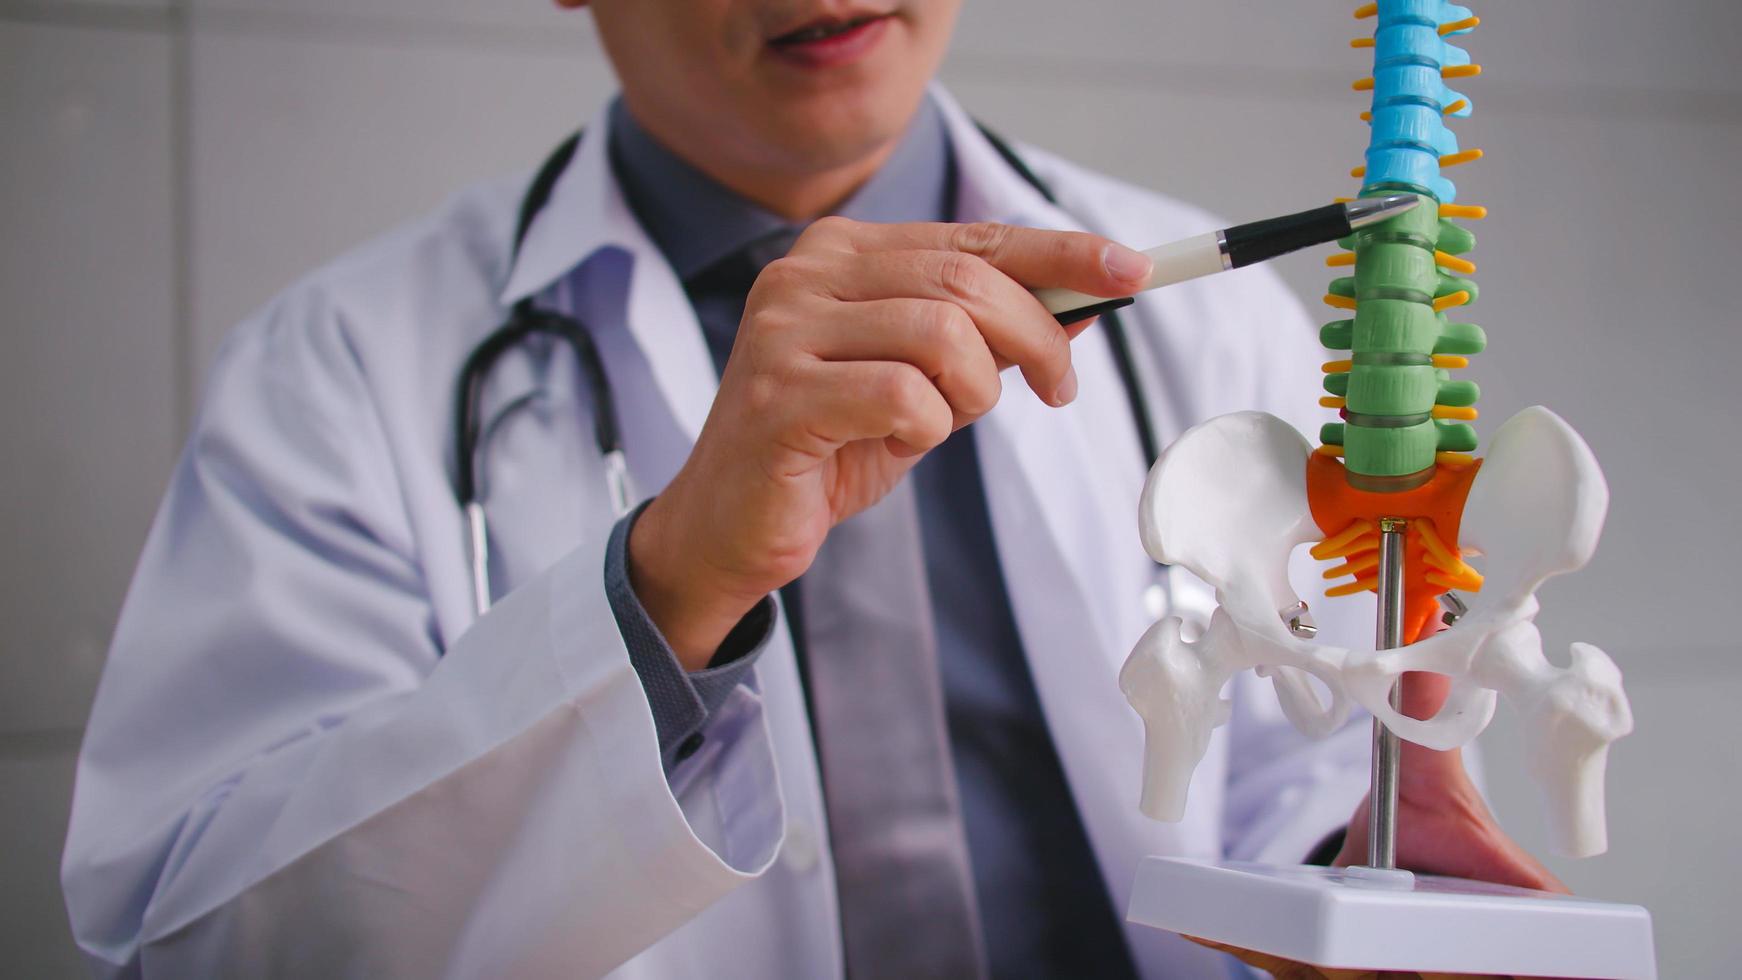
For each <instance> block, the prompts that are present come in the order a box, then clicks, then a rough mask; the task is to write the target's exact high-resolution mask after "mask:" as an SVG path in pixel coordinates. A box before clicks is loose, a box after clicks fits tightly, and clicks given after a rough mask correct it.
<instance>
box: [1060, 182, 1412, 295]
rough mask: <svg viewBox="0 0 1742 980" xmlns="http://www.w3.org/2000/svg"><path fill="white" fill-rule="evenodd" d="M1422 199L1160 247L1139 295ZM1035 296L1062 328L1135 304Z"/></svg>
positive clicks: (1330, 234)
mask: <svg viewBox="0 0 1742 980" xmlns="http://www.w3.org/2000/svg"><path fill="white" fill-rule="evenodd" d="M1420 200H1421V198H1419V197H1416V196H1415V195H1413V194H1391V195H1387V196H1385V197H1363V198H1360V199H1358V200H1354V201H1350V202H1349V203H1347V204H1327V205H1325V206H1324V207H1322V208H1313V209H1312V210H1311V211H1301V212H1299V213H1298V214H1285V215H1283V216H1282V217H1280V218H1266V219H1265V220H1263V221H1254V222H1251V223H1249V224H1244V225H1235V226H1234V227H1232V228H1224V229H1222V230H1221V231H1211V232H1206V233H1204V234H1202V235H1194V236H1192V237H1191V238H1187V239H1183V240H1181V241H1177V242H1173V243H1171V244H1168V245H1159V246H1156V247H1155V248H1152V249H1150V250H1149V251H1147V252H1144V253H1143V254H1145V255H1147V256H1149V257H1150V258H1151V259H1153V260H1154V261H1155V271H1153V272H1151V273H1150V274H1149V281H1148V282H1146V283H1144V285H1143V289H1140V290H1138V292H1142V291H1143V290H1144V289H1156V288H1158V287H1161V286H1170V285H1172V284H1174V283H1176V282H1185V281H1186V280H1187V279H1196V278H1198V277H1199V276H1207V275H1210V274H1211V273H1215V272H1226V271H1228V270H1230V269H1238V268H1240V267H1242V266H1248V265H1253V264H1255V263H1258V262H1263V261H1265V260H1266V259H1274V258H1276V257H1277V256H1278V255H1286V254H1288V253H1289V252H1294V251H1298V250H1299V249H1303V248H1306V247H1308V246H1310V245H1319V244H1322V243H1324V242H1333V241H1336V240H1337V239H1339V238H1342V237H1343V236H1345V235H1347V234H1349V233H1350V232H1352V231H1354V230H1355V229H1357V228H1360V227H1363V226H1365V225H1370V224H1373V223H1374V222H1376V221H1384V220H1385V219H1386V218H1392V217H1396V216H1397V215H1399V214H1402V213H1403V212H1405V211H1408V210H1409V209H1411V208H1413V207H1415V206H1416V204H1417V203H1418V202H1420ZM1034 295H1035V297H1036V298H1038V299H1039V300H1040V301H1041V304H1042V305H1044V306H1045V307H1046V308H1047V310H1048V311H1049V312H1050V313H1052V314H1053V317H1054V318H1055V319H1057V320H1058V322H1059V323H1061V324H1071V323H1076V322H1078V321H1080V320H1086V319H1088V318H1089V317H1092V316H1096V315H1098V314H1101V313H1106V312H1107V311H1109V310H1117V309H1119V308H1120V307H1123V306H1130V305H1131V303H1132V302H1133V300H1132V298H1131V297H1129V296H1121V297H1119V298H1117V299H1105V298H1103V297H1099V296H1090V295H1089V294H1087V293H1078V292H1073V291H1071V290H1069V289H1037V290H1035V291H1034Z"/></svg>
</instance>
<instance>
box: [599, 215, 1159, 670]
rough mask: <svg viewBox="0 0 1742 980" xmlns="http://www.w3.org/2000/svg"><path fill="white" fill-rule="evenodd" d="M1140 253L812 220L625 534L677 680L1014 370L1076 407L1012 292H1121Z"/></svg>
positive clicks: (1037, 308)
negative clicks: (708, 404)
mask: <svg viewBox="0 0 1742 980" xmlns="http://www.w3.org/2000/svg"><path fill="white" fill-rule="evenodd" d="M1150 266H1151V263H1150V261H1149V259H1148V258H1147V257H1146V256H1144V255H1143V254H1141V253H1139V252H1136V251H1133V250H1131V249H1128V248H1125V247H1124V246H1121V245H1118V244H1116V243H1114V242H1111V241H1109V240H1107V239H1105V238H1101V237H1099V236H1097V235H1089V234H1084V233H1081V232H1058V231H1043V230H1039V229H1032V228H1016V227H1011V226H1007V225H996V224H972V225H960V224H896V225H884V224H864V223H860V222H855V221H850V220H847V219H844V218H824V219H822V220H820V221H817V222H816V223H815V224H813V225H811V226H810V228H809V229H807V230H806V231H805V233H804V234H803V235H802V236H800V238H799V239H798V241H797V243H795V244H794V245H793V248H792V250H791V251H790V252H789V253H788V254H787V255H786V257H785V258H782V259H779V260H777V261H775V262H773V263H771V264H770V265H769V266H768V267H767V268H766V269H764V270H763V272H762V274H761V275H760V276H759V277H758V278H757V280H756V284H755V285H754V286H753V287H752V288H751V290H750V295H749V299H748V302H747V304H746V307H745V311H744V319H743V320H742V322H741V323H740V326H739V328H738V337H737V340H736V342H735V344H734V346H733V348H732V356H731V358H730V360H729V361H728V363H727V364H726V370H725V372H724V375H723V376H722V378H721V381H720V390H719V394H718V395H717V396H716V398H715V399H714V404H713V408H712V410H711V411H710V412H709V415H708V420H707V422H706V424H705V425H704V426H703V427H702V432H701V435H700V436H699V437H698V439H697V441H696V446H695V449H694V450H693V451H692V452H691V454H690V457H689V459H688V460H687V461H685V463H684V465H683V468H682V469H681V470H680V471H679V472H678V474H677V476H676V477H675V478H673V480H672V482H671V484H670V485H669V486H667V487H666V489H665V490H664V491H663V492H661V493H660V494H659V496H658V497H656V498H655V499H654V500H653V502H652V503H650V504H649V505H648V507H647V509H646V510H645V511H643V512H642V515H641V517H640V518H639V519H638V520H637V521H636V524H635V527H634V530H633V532H632V533H631V535H630V539H629V566H630V575H631V578H632V579H633V582H634V586H635V591H636V594H637V595H638V596H639V597H640V598H641V600H642V603H643V605H644V606H645V607H646V608H647V611H648V614H649V615H650V616H651V617H652V618H653V620H654V622H655V623H656V624H658V626H659V628H660V630H661V632H662V633H664V635H665V637H666V640H667V642H669V643H670V644H671V646H672V648H673V649H674V650H675V651H676V652H677V654H678V657H679V659H680V660H682V661H683V663H684V665H685V666H686V667H688V668H689V669H691V670H696V669H700V668H702V667H705V666H706V665H707V663H708V661H709V659H710V658H711V657H712V656H713V654H714V651H715V650H716V649H717V648H718V647H719V645H720V643H721V642H722V641H723V640H724V639H725V637H726V635H727V633H728V632H729V631H730V630H731V628H732V627H733V626H734V625H735V624H736V623H737V622H738V620H739V619H741V618H742V617H743V615H744V614H745V613H746V612H748V611H749V610H750V609H751V608H752V607H753V606H754V605H755V604H756V603H757V602H758V601H760V600H761V598H762V597H763V596H765V595H767V594H768V593H769V592H772V591H774V590H775V589H778V588H780V587H781V586H783V585H785V584H787V583H788V582H791V581H792V580H794V579H796V578H798V576H799V575H800V574H802V573H803V572H804V571H805V569H806V568H808V567H810V564H811V561H812V560H813V559H814V558H815V556H816V553H817V549H818V548H819V547H820V546H821V545H822V542H823V538H824V537H825V536H826V535H827V534H828V532H829V530H830V529H831V528H833V527H834V526H835V525H836V524H837V523H839V522H840V521H842V520H844V519H846V518H848V517H851V516H852V515H854V514H856V513H858V512H859V511H861V510H864V509H865V508H867V507H869V506H871V505H872V504H874V503H876V502H877V501H878V500H880V499H881V498H882V497H883V496H884V495H885V494H887V493H888V492H889V490H890V489H891V488H892V487H894V486H895V484H896V482H897V481H899V480H900V479H901V478H902V476H903V475H905V474H906V473H907V471H908V470H909V469H911V468H912V467H913V465H914V463H915V461H916V460H917V458H918V457H919V456H920V455H922V454H923V453H925V452H926V451H927V450H929V449H932V448H933V447H935V446H937V445H938V444H940V443H942V442H943V441H944V440H945V439H946V438H948V437H949V435H950V433H952V432H954V431H955V430H957V429H959V428H961V427H962V426H964V425H967V424H968V423H970V422H972V421H974V420H975V419H977V418H979V417H981V416H982V415H985V414H986V413H987V412H989V411H991V410H992V407H993V406H994V405H996V404H997V402H998V398H999V396H1000V393H1001V382H1000V378H999V372H1000V370H1002V369H1003V368H1005V367H1009V366H1011V365H1015V366H1017V367H1019V368H1020V369H1021V372H1022V376H1023V379H1024V380H1025V381H1026V382H1027V385H1028V387H1029V388H1031V389H1032V390H1033V391H1034V393H1035V394H1036V395H1038V396H1039V397H1040V399H1041V400H1042V401H1044V402H1046V403H1047V404H1049V405H1053V406H1062V405H1065V404H1068V403H1069V402H1070V401H1071V400H1073V399H1074V398H1075V397H1076V394H1077V376H1076V372H1075V370H1074V369H1073V368H1072V367H1071V348H1070V341H1071V339H1072V338H1074V337H1075V336H1076V335H1077V334H1078V333H1080V332H1081V331H1082V330H1083V329H1085V328H1086V327H1087V326H1088V323H1087V322H1086V321H1085V322H1084V323H1078V324H1073V325H1072V326H1071V327H1069V328H1066V327H1061V326H1059V325H1058V323H1057V322H1056V321H1055V320H1054V319H1053V317H1052V315H1051V314H1049V313H1048V312H1047V311H1046V309H1045V307H1043V306H1042V305H1041V304H1040V301H1039V300H1037V299H1035V298H1034V296H1033V295H1032V294H1030V293H1029V291H1028V289H1027V288H1025V287H1045V286H1062V287H1065V288H1067V289H1073V290H1076V291H1079V292H1084V293H1089V294H1091V295H1095V296H1107V297H1113V296H1127V295H1130V294H1131V293H1132V292H1134V291H1136V290H1137V289H1138V288H1139V287H1140V286H1141V285H1142V283H1143V281H1144V279H1145V277H1147V276H1148V274H1149V271H1150Z"/></svg>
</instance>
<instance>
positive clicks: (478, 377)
mask: <svg viewBox="0 0 1742 980" xmlns="http://www.w3.org/2000/svg"><path fill="white" fill-rule="evenodd" d="M980 132H981V133H982V134H983V135H984V136H985V137H986V139H987V141H988V142H990V143H991V144H992V148H993V149H994V150H996V151H998V155H999V156H1000V157H1002V158H1003V159H1004V162H1005V163H1006V164H1008V165H1009V166H1010V169H1012V170H1014V171H1015V172H1016V174H1017V176H1019V177H1021V178H1022V179H1023V180H1024V181H1026V182H1027V183H1028V185H1029V186H1030V187H1033V188H1034V189H1035V190H1036V191H1037V192H1039V194H1040V196H1041V197H1043V198H1045V199H1046V200H1047V201H1048V202H1049V203H1051V204H1053V205H1055V206H1056V205H1057V204H1058V198H1057V197H1055V196H1054V195H1053V192H1052V188H1051V187H1049V186H1047V184H1046V182H1045V181H1043V180H1041V179H1040V177H1039V175H1037V174H1036V173H1035V172H1034V171H1032V170H1030V169H1028V165H1027V164H1026V163H1024V162H1023V161H1022V158H1021V157H1019V156H1017V155H1016V151H1015V150H1013V149H1011V147H1010V145H1009V144H1008V143H1006V142H1004V140H1003V139H1002V138H1001V137H999V136H998V135H997V134H995V133H993V132H992V131H991V130H989V129H987V128H986V127H985V126H981V127H980ZM580 142H581V134H580V133H576V134H574V135H573V136H570V137H569V138H568V139H566V140H564V141H563V143H562V145H560V146H558V147H557V148H556V150H555V151H553V152H552V153H551V155H550V157H549V158H548V159H546V160H545V161H544V164H543V165H542V166H541V167H539V170H538V174H537V175H536V176H534V177H533V179H532V183H531V184H530V185H528V187H527V190H526V196H525V197H524V198H522V199H521V201H520V214H519V218H518V220H517V222H516V225H515V231H514V246H513V249H512V251H511V252H510V255H509V257H510V262H509V265H510V267H512V266H513V260H514V259H517V258H518V257H519V255H520V248H521V245H522V244H523V243H524V242H525V241H526V235H527V232H528V231H530V230H531V228H532V222H533V221H534V219H536V218H537V217H538V214H539V212H540V211H542V210H544V206H545V205H546V204H547V203H549V201H550V195H551V191H552V190H553V189H554V188H555V187H556V182H557V179H558V178H559V177H561V176H562V174H563V171H564V170H566V169H567V168H568V165H569V161H570V160H572V159H573V158H574V155H575V150H576V149H577V148H578V147H579V146H580ZM1101 330H1102V331H1104V332H1105V334H1106V336H1107V344H1108V347H1109V348H1111V350H1112V353H1113V361H1114V364H1115V366H1116V367H1117V369H1118V371H1119V381H1120V383H1121V384H1122V385H1123V386H1124V388H1125V398H1126V402H1127V403H1128V404H1129V406H1130V409H1131V420H1132V422H1133V424H1134V425H1135V426H1136V429H1137V441H1138V444H1139V445H1140V446H1141V447H1142V449H1143V459H1144V470H1145V472H1147V471H1148V470H1149V468H1150V467H1151V466H1153V465H1154V464H1155V461H1156V459H1157V458H1159V457H1160V455H1161V453H1160V447H1159V444H1158V443H1157V442H1156V437H1155V428H1154V426H1153V424H1152V423H1151V422H1150V416H1149V404H1148V402H1147V401H1146V400H1145V398H1144V397H1143V388H1142V385H1141V383H1140V381H1139V378H1138V375H1137V366H1136V364H1135V362H1134V361H1133V359H1132V356H1131V345H1130V339H1129V337H1128V336H1127V335H1126V333H1125V325H1124V323H1123V322H1121V321H1120V319H1119V315H1118V313H1117V312H1115V311H1108V312H1106V313H1104V314H1102V316H1101ZM535 334H543V335H546V336H549V337H554V338H556V339H557V340H560V341H562V342H563V343H566V344H568V345H569V347H570V348H571V349H572V350H573V351H574V355H575V363H577V364H578V365H580V369H581V374H582V375H583V376H584V377H585V379H586V382H587V387H588V389H589V390H590V392H591V394H592V408H593V440H594V442H595V443H596V444H597V446H598V450H599V455H600V457H601V458H602V459H603V461H604V465H605V490H606V494H607V495H608V497H609V498H610V501H611V507H612V513H613V517H614V518H617V519H621V518H622V517H623V515H625V514H627V513H629V510H630V508H631V507H632V506H633V505H634V503H635V493H634V487H633V485H632V483H631V480H630V478H629V465H628V460H627V459H626V458H625V457H624V455H623V441H622V436H621V433H620V432H619V430H618V426H617V410H616V406H615V402H614V401H613V399H612V397H611V379H610V376H609V375H607V374H606V373H605V362H604V360H603V359H602V358H601V357H600V356H599V348H598V346H597V345H596V344H594V343H593V338H592V335H591V333H590V332H589V331H588V330H587V327H586V325H585V324H583V323H582V322H581V321H580V320H579V319H577V318H575V317H573V316H570V315H568V314H566V313H561V312H558V311H556V310H549V309H544V308H541V307H539V306H538V305H536V304H535V303H533V301H532V297H530V296H529V297H526V298H524V299H521V300H520V301H519V302H516V303H515V304H514V306H513V308H512V309H511V310H510V311H509V314H508V321H507V322H506V323H504V324H502V325H501V326H500V327H497V328H496V330H495V331H494V332H492V333H491V334H490V335H489V336H488V337H486V338H484V340H483V342H481V343H479V344H478V346H476V347H474V348H473V349H472V352H471V353H470V354H469V355H467V357H466V361H465V365H464V366H463V367H461V369H460V378H459V387H458V390H457V392H456V399H455V400H456V406H455V418H454V451H455V456H454V459H455V461H456V470H457V472H456V475H455V477H454V496H455V498H456V499H457V500H458V501H459V504H460V509H461V511H462V512H464V514H465V516H466V560H467V562H468V564H469V565H470V570H471V582H472V606H473V609H474V610H475V611H476V612H477V614H478V615H480V616H482V615H483V614H484V613H486V612H488V611H489V609H490V532H489V526H488V524H487V522H486V521H485V516H484V504H483V502H482V501H481V500H480V499H479V497H478V487H479V483H478V463H479V459H478V442H479V439H480V438H481V437H482V432H481V427H482V423H483V418H482V413H481V411H480V408H479V405H480V400H481V397H482V394H483V390H484V383H485V381H486V380H487V379H488V378H489V376H490V371H491V369H492V368H494V367H495V365H496V363H497V361H499V360H500V359H501V358H502V355H503V354H505V353H507V352H508V351H510V350H513V349H514V348H515V347H517V346H519V345H520V344H521V343H523V342H524V341H525V340H526V339H527V338H529V337H532V336H533V335H535ZM1156 567H1157V569H1158V571H1157V576H1156V581H1155V582H1154V583H1153V584H1152V585H1151V586H1150V587H1149V589H1148V590H1147V591H1146V593H1145V595H1144V605H1145V606H1146V607H1147V609H1148V611H1150V612H1151V613H1152V614H1154V615H1155V616H1157V617H1159V615H1160V614H1161V611H1162V610H1165V609H1166V607H1167V605H1168V601H1169V594H1168V591H1167V583H1166V574H1165V572H1166V566H1161V565H1157V566H1156Z"/></svg>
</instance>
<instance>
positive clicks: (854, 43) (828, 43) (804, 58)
mask: <svg viewBox="0 0 1742 980" xmlns="http://www.w3.org/2000/svg"><path fill="white" fill-rule="evenodd" d="M891 17H893V15H892V14H870V15H864V16H859V17H850V18H846V19H828V20H820V21H813V22H811V23H809V24H806V25H805V26H803V27H801V28H799V29H797V30H793V31H788V32H786V33H785V34H781V35H779V36H778V37H775V38H772V39H770V40H769V42H768V46H769V47H770V48H772V49H773V51H774V53H775V54H776V55H778V56H780V58H781V59H782V60H784V61H787V62H789V63H792V64H797V65H800V66H803V67H806V68H826V67H833V66H837V65H844V64H847V63H849V62H852V61H856V60H858V59H859V58H860V57H861V56H863V55H864V54H865V53H866V52H868V51H870V50H871V48H873V47H874V46H875V45H876V44H877V41H878V40H879V39H880V38H881V37H882V36H883V33H884V29H885V28H886V27H887V26H888V22H889V20H890V19H891Z"/></svg>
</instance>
